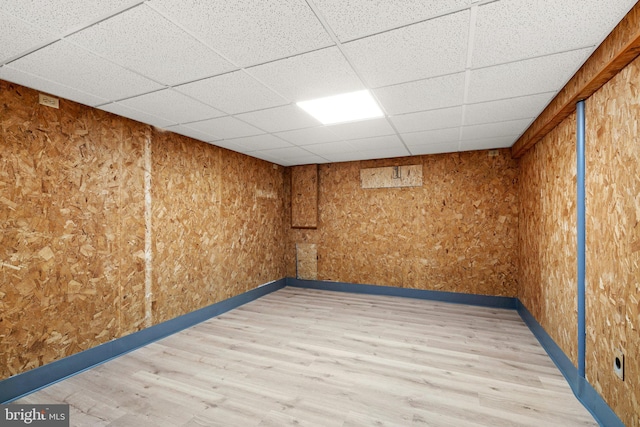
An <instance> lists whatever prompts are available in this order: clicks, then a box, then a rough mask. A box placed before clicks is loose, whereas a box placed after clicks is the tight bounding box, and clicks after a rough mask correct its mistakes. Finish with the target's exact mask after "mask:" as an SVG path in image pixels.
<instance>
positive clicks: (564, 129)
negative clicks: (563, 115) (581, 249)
mask: <svg viewBox="0 0 640 427" xmlns="http://www.w3.org/2000/svg"><path fill="white" fill-rule="evenodd" d="M575 123H576V122H575V114H574V115H572V116H570V117H569V118H568V119H567V120H565V121H564V122H562V123H561V124H560V125H559V126H558V127H556V128H555V129H554V130H553V131H551V132H550V133H549V134H548V135H547V136H546V137H545V138H544V139H543V140H541V141H540V142H539V143H538V144H536V146H535V147H534V148H532V149H531V150H529V151H528V152H527V153H526V154H525V155H524V156H523V157H522V158H521V159H520V180H519V182H520V186H519V188H520V189H519V195H520V224H519V228H520V231H519V237H518V240H519V262H520V280H519V294H518V297H519V298H520V301H521V302H522V303H523V304H524V305H525V307H527V309H528V310H529V311H530V312H531V314H533V316H534V317H535V318H536V320H537V321H538V322H539V323H540V324H541V325H542V326H543V327H544V328H545V330H546V331H547V333H549V335H551V337H552V338H553V339H554V341H555V342H556V343H557V344H558V345H559V346H560V347H561V348H562V350H563V351H564V352H565V354H566V355H567V356H568V357H569V358H570V359H571V360H572V361H573V363H574V364H577V323H576V310H577V299H576V298H577V294H576V288H577V272H576V271H577V270H576V262H577V261H576V256H577V255H576V253H577V252H576V239H577V237H576V228H575V224H576V204H575V200H576V152H575V132H576V130H575V126H576V125H575Z"/></svg>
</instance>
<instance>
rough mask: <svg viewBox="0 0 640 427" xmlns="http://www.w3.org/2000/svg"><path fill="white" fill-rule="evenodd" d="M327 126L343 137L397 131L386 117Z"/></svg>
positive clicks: (384, 133)
mask: <svg viewBox="0 0 640 427" xmlns="http://www.w3.org/2000/svg"><path fill="white" fill-rule="evenodd" d="M327 128H328V129H329V130H330V131H331V132H333V133H334V134H336V135H337V136H338V137H340V138H341V139H357V138H368V137H372V136H384V135H392V134H394V133H395V131H394V130H393V128H392V127H391V125H390V124H389V122H388V121H387V119H385V118H381V119H371V120H361V121H358V122H350V123H340V124H337V125H331V126H327Z"/></svg>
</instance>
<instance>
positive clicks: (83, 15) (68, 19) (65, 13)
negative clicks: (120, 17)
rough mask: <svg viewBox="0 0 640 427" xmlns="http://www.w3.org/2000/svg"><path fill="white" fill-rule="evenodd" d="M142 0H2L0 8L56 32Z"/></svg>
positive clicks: (102, 17) (102, 16) (36, 25)
mask: <svg viewBox="0 0 640 427" xmlns="http://www.w3.org/2000/svg"><path fill="white" fill-rule="evenodd" d="M139 3H142V1H140V0H109V1H104V0H64V2H62V1H59V0H30V1H3V2H1V3H0V9H2V10H4V11H6V12H8V13H10V14H12V15H13V16H15V17H18V18H20V19H22V20H23V21H26V22H29V23H31V24H33V26H34V27H35V28H42V29H44V30H46V31H49V32H52V33H56V34H57V35H63V34H67V33H68V32H70V31H73V30H78V29H80V28H82V27H83V26H86V25H88V24H91V23H94V22H96V21H98V20H101V19H104V18H105V17H106V16H109V15H111V14H113V13H117V12H118V11H121V10H124V9H126V8H128V7H131V6H133V5H135V4H139Z"/></svg>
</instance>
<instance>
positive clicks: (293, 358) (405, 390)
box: [15, 287, 598, 427]
mask: <svg viewBox="0 0 640 427" xmlns="http://www.w3.org/2000/svg"><path fill="white" fill-rule="evenodd" d="M15 403H46V404H54V403H68V404H70V405H71V414H70V418H71V425H72V426H84V425H88V426H89V425H90V426H100V425H102V426H107V425H109V426H110V425H113V426H282V425H299V426H371V425H379V426H413V425H416V426H421V425H425V426H509V427H511V426H536V427H538V426H541V425H562V426H597V425H598V424H597V422H595V420H594V419H593V418H592V417H591V415H590V414H589V412H588V411H587V410H586V409H585V408H584V407H583V406H582V405H581V404H580V403H579V402H578V400H577V399H576V398H575V396H574V395H573V393H572V392H571V389H570V388H569V386H568V384H567V383H566V381H565V379H564V378H563V377H562V375H561V373H560V371H559V370H558V369H557V368H556V366H555V365H554V364H553V362H552V361H551V359H550V358H549V357H548V356H547V354H546V353H545V351H544V349H543V348H542V347H541V346H540V344H539V343H538V341H537V340H536V338H535V337H534V336H533V334H532V333H531V332H530V331H529V329H528V328H527V326H526V325H525V324H524V322H523V321H522V320H521V319H520V317H519V315H518V313H517V312H516V311H515V310H506V309H493V308H485V307H474V306H467V305H458V304H448V303H440V302H433V301H426V300H417V299H409V298H399V297H387V296H373V295H361V294H349V293H341V292H331V291H319V290H310V289H300V288H290V287H287V288H284V289H281V290H279V291H277V292H274V293H271V294H269V295H266V296H264V297H262V298H260V299H258V300H256V301H253V302H251V303H248V304H246V305H243V306H241V307H239V308H236V309H234V310H232V311H229V312H227V313H225V314H222V315H220V316H219V317H216V318H213V319H210V320H208V321H206V322H203V323H200V324H198V325H196V326H194V327H192V328H189V329H187V330H184V331H182V332H179V333H177V334H174V335H172V336H170V337H168V338H165V339H163V340H161V341H158V342H155V343H153V344H150V345H148V346H146V347H143V348H140V349H138V350H135V351H133V352H131V353H128V354H126V355H124V356H121V357H119V358H116V359H113V360H111V361H109V362H107V363H104V364H102V365H100V366H97V367H95V368H93V369H90V370H88V371H85V372H83V373H80V374H78V375H75V376H73V377H71V378H68V379H66V380H64V381H61V382H59V383H57V384H54V385H52V386H50V387H47V388H45V389H42V390H40V391H38V392H36V393H33V394H31V395H28V396H26V397H23V398H22V399H20V400H18V401H16V402H15Z"/></svg>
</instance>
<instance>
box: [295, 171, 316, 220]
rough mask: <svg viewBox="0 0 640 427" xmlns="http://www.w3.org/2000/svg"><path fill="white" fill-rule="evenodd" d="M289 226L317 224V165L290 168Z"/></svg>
mask: <svg viewBox="0 0 640 427" xmlns="http://www.w3.org/2000/svg"><path fill="white" fill-rule="evenodd" d="M291 226H292V227H294V228H316V227H317V226H318V165H304V166H293V167H292V168H291Z"/></svg>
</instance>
